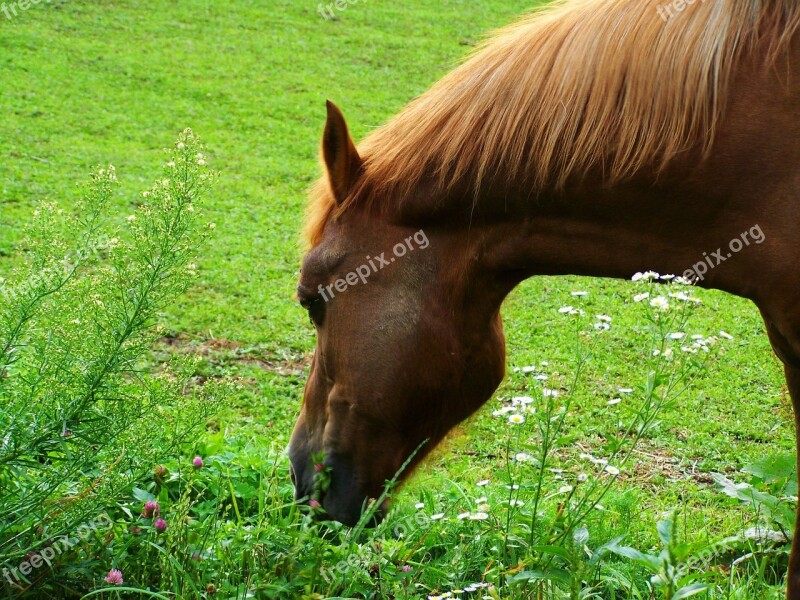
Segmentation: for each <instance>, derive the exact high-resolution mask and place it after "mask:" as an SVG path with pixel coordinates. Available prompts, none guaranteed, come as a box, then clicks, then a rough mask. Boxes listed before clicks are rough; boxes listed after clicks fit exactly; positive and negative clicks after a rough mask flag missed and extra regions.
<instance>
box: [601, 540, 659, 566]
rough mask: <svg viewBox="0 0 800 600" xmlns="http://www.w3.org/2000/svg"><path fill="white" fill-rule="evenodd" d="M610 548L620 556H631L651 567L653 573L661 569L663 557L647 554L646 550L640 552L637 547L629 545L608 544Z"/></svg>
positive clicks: (635, 560) (641, 563)
mask: <svg viewBox="0 0 800 600" xmlns="http://www.w3.org/2000/svg"><path fill="white" fill-rule="evenodd" d="M607 547H608V550H609V551H610V552H613V553H614V554H618V555H620V556H624V557H625V558H629V559H631V560H632V561H634V562H637V563H639V564H640V565H643V566H645V567H647V568H648V569H650V571H652V572H653V573H657V572H659V571H660V570H661V559H659V558H658V557H657V556H651V555H650V554H645V553H644V552H639V551H638V550H636V549H635V548H630V547H628V546H617V545H616V544H615V545H610V544H609V545H608V546H607Z"/></svg>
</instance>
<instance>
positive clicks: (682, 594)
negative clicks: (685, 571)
mask: <svg viewBox="0 0 800 600" xmlns="http://www.w3.org/2000/svg"><path fill="white" fill-rule="evenodd" d="M707 589H708V586H707V585H705V584H704V583H690V584H689V585H686V586H684V587H682V588H681V589H679V590H678V591H677V592H675V595H674V596H673V597H672V600H681V599H682V598H688V597H689V596H694V595H695V594H699V593H700V592H705V591H706V590H707Z"/></svg>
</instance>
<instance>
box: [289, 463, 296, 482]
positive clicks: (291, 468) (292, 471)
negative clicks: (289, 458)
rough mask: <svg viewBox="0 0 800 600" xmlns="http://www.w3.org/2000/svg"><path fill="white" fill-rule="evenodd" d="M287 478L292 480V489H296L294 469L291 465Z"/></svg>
mask: <svg viewBox="0 0 800 600" xmlns="http://www.w3.org/2000/svg"><path fill="white" fill-rule="evenodd" d="M289 477H291V478H292V485H293V486H294V487H297V477H296V476H295V474H294V467H293V466H292V464H291V463H290V464H289Z"/></svg>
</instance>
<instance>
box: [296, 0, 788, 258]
mask: <svg viewBox="0 0 800 600" xmlns="http://www.w3.org/2000/svg"><path fill="white" fill-rule="evenodd" d="M674 4H675V3H674V2H670V1H668V0H560V1H556V2H555V3H552V4H550V5H549V6H547V7H546V8H544V9H542V10H539V11H536V12H534V13H533V14H531V15H529V16H528V17H526V18H524V19H522V20H521V21H520V22H518V23H516V24H514V25H512V26H510V27H508V28H506V29H503V30H501V31H500V32H499V33H498V34H497V35H496V36H495V37H493V38H492V39H490V40H489V41H488V42H486V43H485V44H484V45H483V46H482V47H481V48H479V49H478V51H477V52H476V53H475V54H474V55H473V56H472V57H471V58H470V59H469V60H467V61H466V62H465V63H464V64H462V65H461V66H460V67H458V68H457V69H455V70H454V71H452V72H451V73H450V74H448V75H447V76H445V77H444V78H443V79H441V80H440V81H439V82H438V83H437V84H435V85H434V86H433V87H432V88H431V89H430V90H429V91H427V92H426V93H425V94H423V95H422V96H420V97H419V98H417V99H416V100H414V101H413V102H411V103H410V104H409V105H408V106H407V107H406V108H405V109H404V110H403V111H401V112H400V113H399V114H398V115H397V116H395V117H394V118H393V119H391V120H390V121H389V122H388V123H386V124H385V125H384V126H382V127H381V128H379V129H377V130H376V131H375V132H373V133H372V134H371V135H369V136H368V137H367V138H366V139H365V140H364V141H363V142H362V143H361V144H360V145H359V147H358V150H359V154H360V155H361V157H362V158H363V159H364V170H363V175H362V177H361V180H362V181H361V185H360V187H361V188H362V189H368V190H369V191H370V193H371V194H372V195H373V196H375V195H377V194H380V195H381V197H382V198H392V201H393V202H402V201H403V200H404V199H406V198H407V197H409V195H410V194H412V193H413V191H414V189H415V187H416V186H417V185H418V184H419V183H420V181H421V179H422V178H423V177H425V178H427V180H428V181H430V180H431V179H432V181H433V182H434V185H436V186H437V187H438V188H439V191H442V192H446V191H447V190H448V188H449V187H450V186H451V185H453V183H454V182H464V181H468V182H470V184H471V188H472V191H473V193H474V194H475V195H477V194H478V193H479V191H480V190H481V185H482V184H485V183H486V182H487V181H490V180H492V178H493V177H495V176H496V175H497V174H502V175H503V177H505V178H512V179H514V180H518V181H524V182H525V183H527V184H529V185H530V186H531V189H532V190H545V189H548V188H550V189H560V188H562V187H563V186H564V185H565V184H566V183H567V181H569V180H570V179H571V178H574V177H581V176H583V175H585V174H587V173H588V172H590V171H598V172H600V173H602V175H603V177H604V180H605V182H606V183H608V184H613V183H615V182H619V181H621V180H624V179H626V178H628V177H630V176H632V175H634V174H635V173H637V172H638V171H640V170H641V169H643V168H645V167H647V166H650V167H654V168H656V169H658V168H663V167H664V166H666V165H667V164H668V163H669V161H670V160H671V159H673V158H674V157H675V156H676V155H678V154H679V153H681V152H684V151H687V150H689V149H692V148H699V149H701V150H702V151H708V150H709V149H710V148H711V146H712V144H713V142H714V137H715V133H716V131H717V128H718V124H719V122H720V119H721V117H722V114H723V112H724V108H725V103H726V98H727V96H728V90H729V83H730V81H731V77H732V74H733V72H734V69H735V67H736V65H737V64H738V61H739V58H740V57H741V56H742V54H743V53H744V52H745V51H747V50H748V49H750V48H754V47H755V45H756V44H763V45H764V47H765V50H766V51H767V52H768V53H769V56H772V57H774V56H776V55H777V54H778V52H779V51H780V50H781V49H782V48H783V47H785V44H787V43H788V41H789V40H790V38H791V37H792V35H793V34H794V32H795V31H796V30H797V28H798V26H800V1H798V0H695V2H694V3H693V4H688V2H687V3H686V4H685V5H684V10H683V11H682V12H677V10H676V9H675V8H674ZM667 7H669V9H670V12H671V16H669V15H668V14H666V13H665V11H666V10H667ZM358 196H359V194H358V193H355V194H353V195H351V197H350V198H348V200H347V201H346V202H345V203H344V204H343V205H342V206H341V207H339V210H345V209H346V208H347V206H348V205H349V204H350V203H352V201H353V199H354V198H357V197H358ZM336 208H337V207H336V205H335V202H334V201H333V197H332V195H331V193H330V190H329V189H328V184H327V182H326V181H325V180H324V179H323V180H321V181H320V182H319V183H318V184H317V186H316V188H315V189H314V191H313V192H312V195H311V202H310V205H309V212H308V215H307V221H306V233H305V236H306V241H307V243H308V244H309V245H312V246H313V245H315V244H316V243H318V242H319V240H320V238H321V235H322V231H323V229H324V227H325V223H326V222H327V221H328V219H329V218H330V216H331V215H332V214H333V213H334V211H335V210H336Z"/></svg>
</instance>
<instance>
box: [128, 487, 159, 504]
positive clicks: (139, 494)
mask: <svg viewBox="0 0 800 600" xmlns="http://www.w3.org/2000/svg"><path fill="white" fill-rule="evenodd" d="M133 497H134V498H136V499H137V500H141V501H142V502H148V501H150V500H155V499H156V497H155V496H154V495H153V494H151V493H150V492H148V491H147V490H143V489H141V488H138V487H135V488H133Z"/></svg>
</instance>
